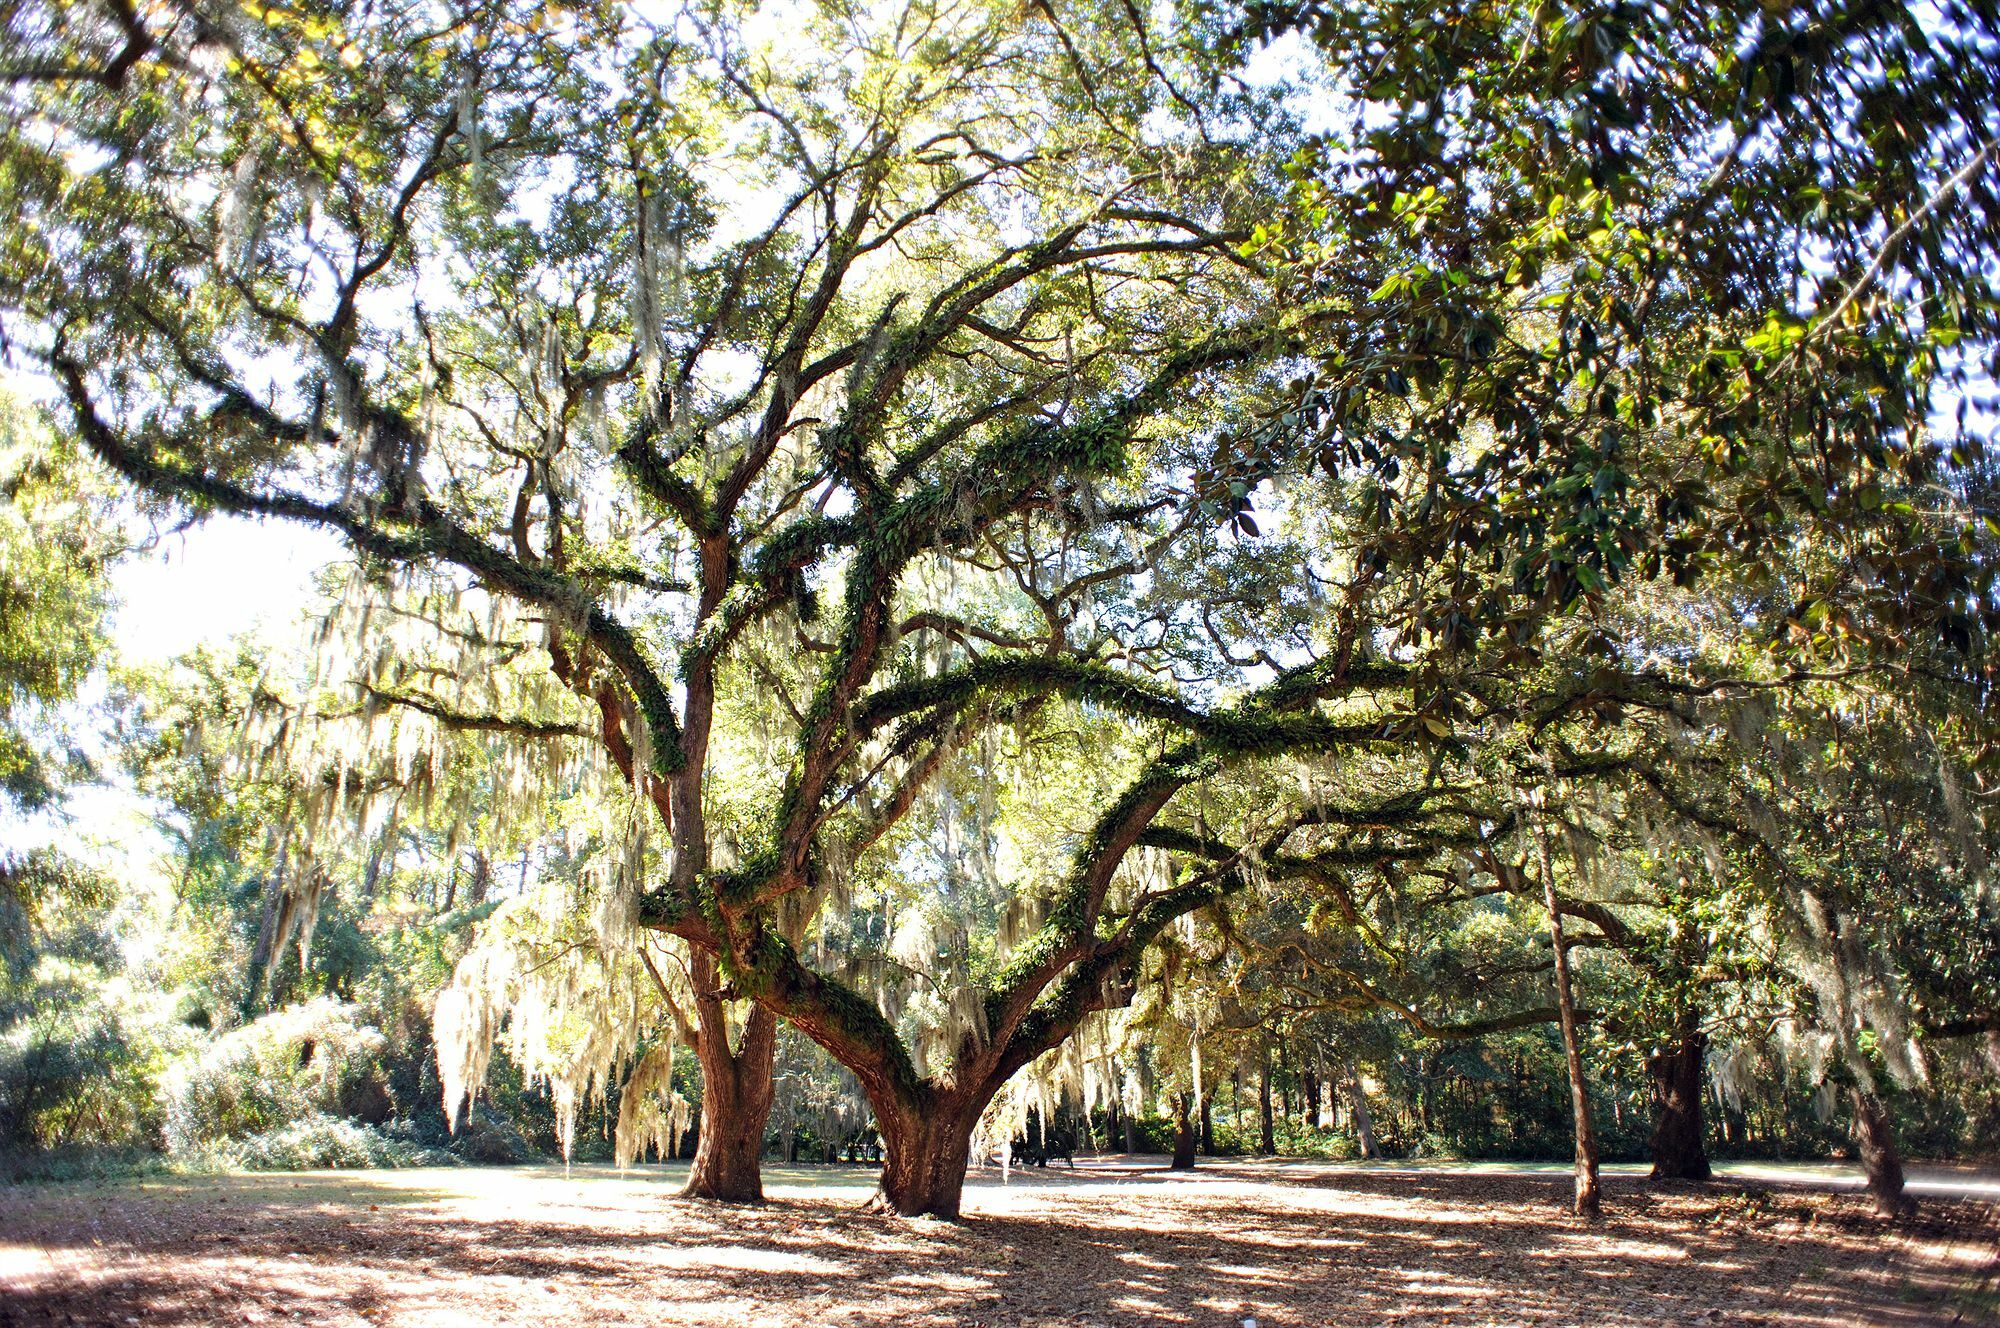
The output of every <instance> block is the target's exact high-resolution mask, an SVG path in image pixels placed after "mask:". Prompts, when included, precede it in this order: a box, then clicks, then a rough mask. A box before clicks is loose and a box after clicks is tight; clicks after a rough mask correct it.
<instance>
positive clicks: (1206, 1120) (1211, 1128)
mask: <svg viewBox="0 0 2000 1328" xmlns="http://www.w3.org/2000/svg"><path fill="white" fill-rule="evenodd" d="M1201 1151H1202V1154H1203V1155H1204V1156H1206V1157H1214V1156H1215V1106H1214V1103H1213V1101H1212V1100H1211V1099H1210V1097H1209V1095H1208V1094H1206V1093H1203V1094H1202V1095H1201Z"/></svg>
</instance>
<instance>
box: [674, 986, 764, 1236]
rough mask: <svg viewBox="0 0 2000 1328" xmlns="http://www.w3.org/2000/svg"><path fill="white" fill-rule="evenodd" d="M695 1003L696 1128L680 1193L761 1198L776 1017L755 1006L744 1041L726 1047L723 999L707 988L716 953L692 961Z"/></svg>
mask: <svg viewBox="0 0 2000 1328" xmlns="http://www.w3.org/2000/svg"><path fill="white" fill-rule="evenodd" d="M693 971H694V979H695V990H696V997H695V1009H696V1012H697V1014H698V1016H699V1020H700V1030H699V1031H700V1033H701V1036H700V1037H699V1038H698V1039H696V1042H695V1054H696V1055H697V1056H699V1057H700V1058H701V1097H702V1113H701V1135H700V1138H699V1139H698V1140H697V1141H696V1144H695V1151H694V1165H693V1166H691V1167H690V1168H689V1169H688V1179H687V1185H686V1187H685V1188H684V1189H682V1190H681V1195H682V1197H684V1198H689V1199H720V1200H722V1201H724V1202H726V1203H762V1202H764V1179H763V1174H762V1171H761V1170H760V1166H759V1164H760V1162H761V1159H762V1158H763V1156H764V1130H765V1127H766V1126H767V1125H768V1123H769V1122H770V1119H771V1061H772V1058H773V1056H774V1054H775V1053H776V1051H777V1045H778V1017H777V1016H776V1015H774V1014H772V1013H771V1012H770V1011H769V1010H766V1009H764V1008H763V1007H762V1006H752V1007H751V1010H750V1014H749V1017H748V1018H747V1019H746V1020H745V1022H744V1025H743V1037H742V1041H741V1043H740V1044H739V1045H738V1046H737V1047H736V1048H734V1049H733V1050H732V1049H731V1047H730V1045H729V1024H728V1020H727V1019H726V1018H725V1016H724V1014H723V1008H722V1002H721V1000H720V999H719V998H718V997H717V996H715V995H713V994H711V993H713V992H714V991H715V986H716V978H717V976H718V974H717V971H716V966H715V961H714V960H713V959H709V958H705V957H703V956H700V955H699V954H698V955H697V956H696V959H695V965H694V970H693Z"/></svg>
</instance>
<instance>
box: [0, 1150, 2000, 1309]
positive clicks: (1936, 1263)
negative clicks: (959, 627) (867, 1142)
mask: <svg viewBox="0 0 2000 1328" xmlns="http://www.w3.org/2000/svg"><path fill="white" fill-rule="evenodd" d="M675 1183H676V1175H675V1173H674V1172H673V1171H663V1170H662V1169H660V1168H648V1169H643V1170H640V1171H635V1172H632V1173H627V1174H625V1175H623V1176H621V1175H620V1174H618V1173H616V1172H613V1171H610V1170H609V1169H604V1168H583V1167H579V1168H577V1169H576V1171H575V1173H574V1174H573V1175H570V1176H568V1177H567V1178H566V1177H565V1175H564V1173H563V1171H562V1170H561V1169H560V1168H527V1169H518V1170H511V1171H503V1170H470V1169H468V1170H460V1171H454V1170H444V1171H412V1172H372V1173H370V1172H347V1173H333V1172H320V1173H313V1174H309V1175H261V1176H223V1177H200V1178H190V1179H173V1180H147V1181H127V1182H120V1183H116V1184H109V1185H104V1184H99V1185H91V1184H70V1185H43V1186H23V1187H18V1188H15V1189H11V1190H7V1189H0V1325H4V1326H5V1328H14V1326H15V1325H38V1326H39V1325H44V1324H62V1325H98V1324H104V1325H127V1324H145V1325H154V1324H158V1325H194V1324H239V1323H243V1324H253V1325H256V1324H266V1325H271V1326H272V1328H280V1326H282V1325H289V1324H329V1325H343V1326H345V1328H360V1325H404V1326H408V1328H416V1326H418V1325H423V1326H425V1328H428V1326H430V1325H443V1326H446V1328H450V1326H453V1325H465V1326H467V1328H475V1326H476V1328H498V1326H500V1325H511V1324H534V1325H540V1324H551V1325H553V1324H564V1325H586V1326H587V1328H598V1326H599V1325H612V1324H646V1325H681V1324H699V1325H718V1326H719V1325H731V1326H732V1328H734V1326H736V1325H750V1326H759V1325H770V1326H772V1328H779V1326H784V1328H790V1326H792V1325H799V1326H801V1328H848V1326H850V1325H851V1326H852V1328H873V1326H875V1325H881V1326H882V1328H887V1326H888V1325H902V1324H922V1325H933V1324H935V1325H963V1326H967V1328H969V1326H971V1325H985V1326H987V1328H1000V1326H1001V1325H1007V1326H1009V1328H1014V1326H1026V1325H1035V1326H1036V1328H1040V1326H1042V1325H1051V1326H1053V1325H1065V1326H1067V1328H1086V1326H1088V1325H1102V1326H1104V1328H1110V1326H1111V1325H1139V1324H1146V1325H1198V1326H1200V1328H1243V1325H1245V1323H1246V1322H1247V1321H1248V1320H1251V1319H1254V1320H1256V1328H1290V1326H1291V1325H1300V1326H1301V1328H1304V1326H1311V1328H1321V1326H1323V1325H1341V1326H1342V1328H1348V1326H1359V1325H1374V1324H1394V1325H1419V1324H1422V1325H1451V1326H1452V1328H1475V1326H1476V1325H1501V1324H1577V1325H1584V1324H1588V1325H1642V1324H1643V1325H1649V1326H1650V1325H1655V1324H1696V1325H1710V1324H1739V1325H1741V1324H1755V1325H1773V1326H1775V1325H1835V1324H1890V1325H1917V1324H1954V1323H1964V1324H1981V1323H2000V1229H1996V1212H1995V1206H1994V1205H1992V1204H1990V1203H1985V1202H1973V1201H1968V1200H1928V1201H1926V1203H1925V1205H1924V1211H1923V1214H1922V1215H1921V1216H1920V1217H1919V1219H1918V1220H1917V1221H1915V1222H1914V1223H1909V1224H1905V1225H1903V1226H1901V1227H1897V1228H1892V1227H1889V1226H1887V1225H1885V1224H1883V1223H1881V1222H1879V1221H1877V1220H1876V1219H1875V1218H1873V1217H1872V1216H1870V1215H1869V1213H1868V1211H1867V1209H1866V1208H1865V1206H1864V1205H1863V1203H1862V1201H1861V1200H1860V1199H1858V1198H1856V1197H1855V1196H1853V1195H1840V1194H1830V1193H1826V1192H1823V1191H1815V1190H1809V1189H1804V1188H1799V1187H1792V1186H1783V1185H1768V1184H1758V1185H1744V1184H1740V1183H1734V1182H1729V1183H1720V1184H1715V1185H1710V1186H1706V1187H1695V1186H1649V1185H1646V1184H1644V1183H1643V1182H1641V1181H1639V1180H1637V1179H1634V1178H1628V1177H1611V1178H1609V1179H1608V1181H1607V1186H1606V1200H1607V1202H1606V1208H1607V1214H1608V1215H1607V1218H1606V1220H1605V1221H1604V1222H1603V1223H1601V1224H1600V1225H1597V1226H1595V1227H1592V1226H1587V1225H1585V1224H1583V1223H1581V1222H1579V1221H1578V1220H1576V1219H1574V1218H1572V1217H1569V1216H1567V1215H1566V1214H1564V1213H1563V1211H1562V1201H1563V1199H1564V1197H1565V1196H1566V1193H1567V1186H1568V1182H1567V1179H1566V1178H1565V1177H1561V1176H1551V1175H1493V1174H1472V1175H1468V1174H1446V1173H1442V1172H1440V1173H1436V1174H1423V1173H1419V1174H1388V1173H1365V1172H1358V1171H1354V1170H1351V1169H1344V1168H1337V1167H1329V1166H1311V1165H1305V1164H1269V1163H1266V1164H1261V1165H1260V1164H1241V1165H1209V1164H1204V1166H1203V1168H1202V1169H1201V1170H1200V1171H1198V1172H1196V1173H1195V1174H1194V1175H1192V1176H1186V1175H1171V1174H1169V1173H1167V1172H1164V1171H1159V1170H1140V1171H1111V1170H1094V1169H1091V1168H1088V1167H1086V1168H1085V1169H1083V1170H1082V1171H1080V1172H1078V1173H1075V1174H1059V1173H1050V1174H1042V1173H1036V1174H1033V1175H1029V1176H1023V1175H1022V1174H1021V1173H1018V1172H1017V1173H1015V1175H1014V1177H1013V1180H1012V1184H1010V1185H1008V1186H1006V1187H1004V1188H1003V1187H1001V1186H1000V1185H999V1184H998V1183H997V1177H982V1178H980V1179H979V1180H978V1181H977V1182H975V1184H974V1185H973V1186H972V1187H971V1188H970V1189H969V1190H968V1192H967V1201H966V1205H965V1207H966V1213H967V1221H965V1222H964V1223H963V1224H962V1225H951V1224H946V1223H939V1222H932V1221H898V1220H894V1219H888V1218H882V1217H877V1216H873V1215H868V1214H864V1213H861V1212H857V1211H856V1210H855V1209H856V1205H857V1204H858V1203H859V1202H860V1200H861V1199H862V1198H863V1197H864V1196H865V1195H866V1194H867V1192H868V1184H869V1178H868V1176H867V1175H866V1174H865V1173H863V1172H862V1171H861V1169H860V1168H836V1167H829V1168H797V1169H790V1170H773V1171H771V1172H768V1173H767V1188H768V1189H769V1191H770V1193H771V1196H772V1201H771V1202H770V1203H769V1204H767V1205H766V1206H765V1207H763V1208H761V1209H755V1210H747V1211H746V1210H741V1209H733V1208H727V1207H722V1206H718V1205H711V1204H705V1203H690V1202H684V1201H681V1200H677V1199H675V1198H673V1197H672V1193H673V1186H674V1184H675Z"/></svg>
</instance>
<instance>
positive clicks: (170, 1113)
mask: <svg viewBox="0 0 2000 1328" xmlns="http://www.w3.org/2000/svg"><path fill="white" fill-rule="evenodd" d="M385 1045H386V1040H385V1039H384V1038H383V1036H382V1034H381V1033H380V1032H379V1031H378V1030H376V1029H374V1028H372V1027H370V1026H368V1025H366V1024H363V1023H361V1022H359V1021H358V1020H357V1019H356V1017H355V1008H354V1007H353V1006H351V1005H348V1004H346V1003H345V1002H342V1001H338V1000H335V999H333V998H331V997H320V998H318V999H316V1000H311V1001H307V1002H305V1003H304V1004H302V1005H294V1006H290V1007H288V1008H286V1009H283V1010H279V1011H276V1012H275V1013H272V1014H269V1015H266V1016H265V1017H264V1018H262V1019H259V1020H257V1021H256V1022H255V1023H252V1024H247V1025H245V1026H244V1027H242V1028H239V1029H237V1030H235V1031H234V1032H231V1033H228V1034H225V1035H224V1036H222V1037H220V1038H218V1039H216V1041H215V1042H214V1043H212V1044H211V1045H210V1046H209V1047H208V1049H207V1050H205V1051H204V1052H202V1054H201V1055H200V1056H199V1057H198V1058H196V1059H195V1060H193V1061H191V1062H184V1063H182V1064H180V1065H177V1066H175V1067H174V1069H173V1070H172V1071H170V1072H169V1073H168V1075H167V1080H166V1084H165V1087H164V1095H165V1099H166V1127H165V1134H166V1142H167V1147H168V1149H169V1150H170V1151H172V1152H174V1153H175V1154H180V1155H186V1156H198V1155H203V1154H208V1153H211V1152H213V1151H215V1150H216V1148H217V1147H218V1146H219V1145H226V1144H230V1143H234V1142H239V1141H246V1142H247V1141H249V1140H253V1139H257V1138H261V1137H265V1136H281V1135H283V1133H284V1131H285V1129H286V1127H288V1126H291V1125H295V1124H299V1123H302V1122H305V1121H308V1120H310V1119H311V1118H313V1117H325V1116H332V1115H352V1114H356V1113H355V1110H354V1108H355V1106H356V1105H357V1104H363V1103H367V1102H370V1101H372V1100H379V1099H380V1096H381V1093H382V1071H381V1067H380V1061H381V1057H382V1053H383V1051H384V1048H385ZM245 1165H249V1164H247V1163H246V1164H245Z"/></svg>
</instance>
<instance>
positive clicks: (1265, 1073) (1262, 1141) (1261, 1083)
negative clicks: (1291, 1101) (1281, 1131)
mask: <svg viewBox="0 0 2000 1328" xmlns="http://www.w3.org/2000/svg"><path fill="white" fill-rule="evenodd" d="M1257 1126H1258V1134H1259V1138H1258V1141H1257V1142H1258V1146H1259V1148H1260V1149H1261V1151H1262V1152H1263V1154H1264V1156H1265V1157H1275V1156H1277V1153H1278V1135H1277V1124H1276V1122H1275V1121H1274V1120H1272V1118H1271V1049H1270V1048H1269V1047H1265V1048H1264V1065H1263V1069H1262V1073H1261V1074H1260V1075H1259V1076H1258V1079H1257Z"/></svg>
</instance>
